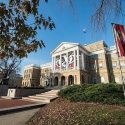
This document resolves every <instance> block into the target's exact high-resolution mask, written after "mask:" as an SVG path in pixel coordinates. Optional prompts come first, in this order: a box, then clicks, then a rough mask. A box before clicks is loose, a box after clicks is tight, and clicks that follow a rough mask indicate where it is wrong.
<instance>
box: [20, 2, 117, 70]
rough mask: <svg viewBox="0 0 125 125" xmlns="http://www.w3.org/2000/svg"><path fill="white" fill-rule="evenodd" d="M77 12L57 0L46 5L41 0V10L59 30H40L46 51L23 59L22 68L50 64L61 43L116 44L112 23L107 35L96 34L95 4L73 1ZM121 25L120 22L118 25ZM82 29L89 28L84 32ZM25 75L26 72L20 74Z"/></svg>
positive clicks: (39, 34) (103, 33)
mask: <svg viewBox="0 0 125 125" xmlns="http://www.w3.org/2000/svg"><path fill="white" fill-rule="evenodd" d="M74 1H75V2H74V3H75V9H72V8H71V7H70V6H69V5H66V4H65V3H63V5H64V6H63V5H62V4H61V2H59V1H58V0H49V2H48V3H47V4H46V3H44V2H43V1H42V0H41V3H40V8H39V11H40V12H42V13H43V14H44V15H45V16H50V17H52V19H53V21H54V23H55V25H56V29H54V30H53V31H50V30H43V29H42V30H40V31H38V35H37V37H38V38H39V39H42V40H43V41H44V42H45V45H46V48H43V49H39V50H38V51H37V52H35V53H31V54H29V56H28V58H25V59H23V61H22V64H21V68H22V69H23V68H24V66H25V65H29V64H37V65H40V64H43V63H46V62H50V61H51V55H50V52H51V51H52V50H53V49H55V48H56V47H57V46H58V45H59V44H60V43H61V42H79V43H80V44H82V45H83V44H90V43H93V42H96V41H99V40H104V41H105V42H106V43H107V44H108V45H109V46H111V45H113V44H114V38H113V34H112V28H111V22H113V21H114V20H111V21H107V27H108V28H107V29H106V31H104V32H94V30H93V29H92V27H91V21H90V16H91V15H92V14H93V5H92V4H88V3H89V2H87V1H88V0H85V1H83V0H74ZM117 23H119V22H117ZM83 29H87V32H86V33H83ZM21 72H23V70H22V71H21Z"/></svg>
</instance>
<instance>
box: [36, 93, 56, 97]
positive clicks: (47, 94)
mask: <svg viewBox="0 0 125 125" xmlns="http://www.w3.org/2000/svg"><path fill="white" fill-rule="evenodd" d="M36 95H52V96H53V95H57V93H41V94H36Z"/></svg>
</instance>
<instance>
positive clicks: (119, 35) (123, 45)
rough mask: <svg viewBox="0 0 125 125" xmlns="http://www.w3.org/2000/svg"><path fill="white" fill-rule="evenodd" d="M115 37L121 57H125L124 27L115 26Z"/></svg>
mask: <svg viewBox="0 0 125 125" xmlns="http://www.w3.org/2000/svg"><path fill="white" fill-rule="evenodd" d="M113 31H114V37H115V41H116V47H117V48H118V51H119V56H125V30H124V26H123V25H119V24H113Z"/></svg>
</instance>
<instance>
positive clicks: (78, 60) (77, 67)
mask: <svg viewBox="0 0 125 125" xmlns="http://www.w3.org/2000/svg"><path fill="white" fill-rule="evenodd" d="M77 69H79V50H77Z"/></svg>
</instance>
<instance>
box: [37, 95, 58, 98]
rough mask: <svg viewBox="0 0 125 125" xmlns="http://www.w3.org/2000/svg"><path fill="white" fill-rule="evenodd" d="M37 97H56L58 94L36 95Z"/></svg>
mask: <svg viewBox="0 0 125 125" xmlns="http://www.w3.org/2000/svg"><path fill="white" fill-rule="evenodd" d="M36 96H37V97H47V98H54V97H58V95H47V96H46V95H36Z"/></svg>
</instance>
